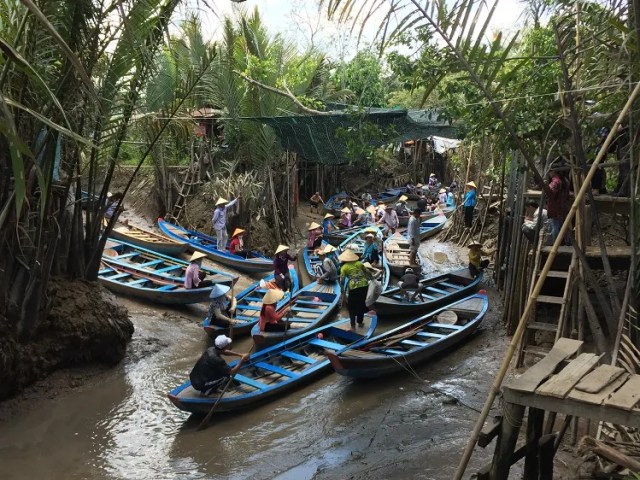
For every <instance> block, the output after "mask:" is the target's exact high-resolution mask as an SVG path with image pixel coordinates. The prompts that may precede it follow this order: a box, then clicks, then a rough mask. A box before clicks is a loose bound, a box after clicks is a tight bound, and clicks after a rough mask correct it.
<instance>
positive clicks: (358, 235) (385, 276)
mask: <svg viewBox="0 0 640 480" xmlns="http://www.w3.org/2000/svg"><path fill="white" fill-rule="evenodd" d="M368 231H371V232H373V233H374V235H376V238H377V239H378V241H381V240H382V230H380V228H378V227H377V226H375V225H368V226H366V227H364V228H361V229H360V230H358V231H356V232H354V233H352V234H351V235H350V236H349V237H347V238H346V239H345V240H343V241H342V243H341V244H340V245H338V247H337V248H338V255H339V254H341V253H342V252H344V251H345V249H346V248H348V247H350V248H351V250H353V251H354V252H356V253H357V254H358V255H360V256H362V254H363V253H364V247H365V243H366V241H365V239H364V236H365V235H366V233H367V232H368ZM380 259H382V252H380ZM377 268H379V269H380V270H381V271H382V273H381V276H380V283H381V284H382V291H383V292H384V291H385V290H386V289H387V287H388V286H389V280H390V277H391V272H390V271H389V266H388V265H387V264H386V263H385V262H384V261H382V265H379V266H377Z"/></svg>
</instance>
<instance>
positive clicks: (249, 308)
mask: <svg viewBox="0 0 640 480" xmlns="http://www.w3.org/2000/svg"><path fill="white" fill-rule="evenodd" d="M289 270H290V272H289V273H290V275H291V282H292V286H291V290H292V292H293V293H295V292H297V291H298V288H300V285H299V282H298V274H297V273H296V269H295V268H293V265H291V266H290V267H289ZM273 279H274V274H273V273H272V274H271V275H269V276H267V277H265V278H264V279H262V280H260V281H258V282H256V283H254V284H253V285H249V286H248V287H247V288H245V289H244V290H243V291H242V292H240V293H239V294H238V295H236V296H235V297H236V300H237V302H238V303H237V306H236V314H235V316H234V317H233V318H234V319H235V320H236V322H235V323H234V324H233V336H234V337H237V336H240V335H246V334H248V333H249V332H250V331H251V328H252V327H253V326H254V325H255V324H256V323H257V322H258V318H259V317H260V309H261V308H262V298H263V297H264V296H265V294H266V293H267V292H268V290H267V289H266V288H264V287H262V286H261V283H262V282H271V281H273ZM290 300H291V294H290V293H289V292H287V293H285V296H284V298H283V299H282V300H280V301H279V302H278V303H277V304H276V305H277V308H278V309H280V308H282V307H283V306H284V305H286V304H287V303H289V301H290ZM202 327H203V328H204V331H205V332H207V334H208V335H209V336H210V337H217V336H218V335H222V334H225V335H228V334H229V329H228V328H226V327H221V326H219V325H215V324H213V323H211V321H210V320H209V318H208V317H207V318H205V319H204V321H203V322H202Z"/></svg>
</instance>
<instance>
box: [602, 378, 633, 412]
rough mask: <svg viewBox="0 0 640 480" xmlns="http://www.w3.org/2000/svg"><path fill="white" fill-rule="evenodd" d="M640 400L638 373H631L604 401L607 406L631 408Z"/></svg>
mask: <svg viewBox="0 0 640 480" xmlns="http://www.w3.org/2000/svg"><path fill="white" fill-rule="evenodd" d="M638 400H640V375H633V376H632V377H631V378H630V379H629V380H627V383H625V384H624V385H623V386H622V387H621V388H620V389H619V390H618V391H617V392H616V393H614V394H613V395H611V397H610V398H609V399H608V400H606V401H605V402H604V404H605V405H606V406H608V407H617V408H621V409H623V410H631V409H632V408H633V407H634V406H635V405H636V403H638Z"/></svg>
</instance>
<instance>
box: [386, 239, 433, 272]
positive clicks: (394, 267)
mask: <svg viewBox="0 0 640 480" xmlns="http://www.w3.org/2000/svg"><path fill="white" fill-rule="evenodd" d="M416 261H417V262H418V266H419V267H420V266H421V265H422V263H423V261H422V257H421V256H420V251H418V255H417V256H416ZM382 263H383V265H387V267H388V268H389V271H390V272H391V273H392V274H393V275H397V276H398V277H401V276H402V275H404V272H405V270H406V269H407V268H409V267H412V268H414V269H415V268H416V265H411V264H410V263H409V240H407V238H406V237H404V236H403V235H400V234H399V233H396V234H394V235H392V236H390V237H389V238H387V239H386V240H385V242H384V255H383V257H382Z"/></svg>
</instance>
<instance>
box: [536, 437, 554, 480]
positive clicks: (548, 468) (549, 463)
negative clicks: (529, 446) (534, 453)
mask: <svg viewBox="0 0 640 480" xmlns="http://www.w3.org/2000/svg"><path fill="white" fill-rule="evenodd" d="M556 437H557V434H556V433H552V434H550V435H544V436H543V437H542V438H540V442H539V444H540V467H539V471H540V472H539V474H540V477H539V478H540V480H553V457H554V456H555V454H556V450H555V448H554V444H555V440H556Z"/></svg>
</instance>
